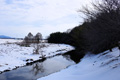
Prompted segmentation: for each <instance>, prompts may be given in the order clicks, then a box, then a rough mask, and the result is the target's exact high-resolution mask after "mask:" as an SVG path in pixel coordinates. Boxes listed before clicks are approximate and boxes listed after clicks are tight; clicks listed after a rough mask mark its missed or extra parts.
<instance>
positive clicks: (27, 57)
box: [0, 43, 74, 73]
mask: <svg viewBox="0 0 120 80" xmlns="http://www.w3.org/2000/svg"><path fill="white" fill-rule="evenodd" d="M45 45H46V47H44V48H42V49H41V50H42V53H43V55H45V57H50V56H53V55H56V54H62V53H65V52H67V51H70V50H73V49H74V48H73V47H71V46H69V45H64V44H48V43H45ZM33 49H34V48H33V47H21V46H19V45H16V44H0V73H1V72H3V71H5V70H12V69H14V68H17V67H20V66H24V65H26V63H28V62H33V61H36V60H39V59H41V55H40V54H33Z"/></svg>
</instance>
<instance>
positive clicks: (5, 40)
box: [0, 39, 22, 44]
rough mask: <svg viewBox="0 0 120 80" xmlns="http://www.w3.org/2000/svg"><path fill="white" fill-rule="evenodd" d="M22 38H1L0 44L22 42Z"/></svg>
mask: <svg viewBox="0 0 120 80" xmlns="http://www.w3.org/2000/svg"><path fill="white" fill-rule="evenodd" d="M21 41H22V40H17V39H0V44H2V43H15V42H21Z"/></svg>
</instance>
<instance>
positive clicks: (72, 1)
mask: <svg viewBox="0 0 120 80" xmlns="http://www.w3.org/2000/svg"><path fill="white" fill-rule="evenodd" d="M91 1H92V0H0V35H8V36H12V37H24V36H25V35H27V34H28V33H29V32H32V33H33V34H36V33H37V32H40V33H42V35H43V36H44V37H46V36H48V35H49V34H50V33H52V32H57V31H61V32H63V31H66V30H67V29H71V28H73V27H75V26H77V25H79V24H80V22H82V19H81V18H80V15H79V13H78V12H77V10H79V9H80V8H81V6H82V5H87V6H89V5H90V2H91Z"/></svg>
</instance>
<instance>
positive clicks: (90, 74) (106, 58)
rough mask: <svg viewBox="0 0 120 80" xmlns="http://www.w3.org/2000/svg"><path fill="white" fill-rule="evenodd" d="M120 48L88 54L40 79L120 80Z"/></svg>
mask: <svg viewBox="0 0 120 80" xmlns="http://www.w3.org/2000/svg"><path fill="white" fill-rule="evenodd" d="M119 54H120V50H119V49H118V48H114V49H113V52H109V51H105V52H103V53H101V54H98V55H93V54H90V53H89V54H87V55H86V56H85V57H84V58H83V59H82V60H81V62H79V63H78V64H76V65H73V66H70V67H68V68H67V69H64V70H62V71H60V72H57V73H54V74H51V75H49V76H46V77H43V78H40V79H38V80H120V57H119V56H118V55H119Z"/></svg>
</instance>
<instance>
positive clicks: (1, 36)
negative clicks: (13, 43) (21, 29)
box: [0, 35, 12, 39]
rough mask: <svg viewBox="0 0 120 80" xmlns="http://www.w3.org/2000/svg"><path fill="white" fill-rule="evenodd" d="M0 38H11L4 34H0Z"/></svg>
mask: <svg viewBox="0 0 120 80" xmlns="http://www.w3.org/2000/svg"><path fill="white" fill-rule="evenodd" d="M0 38H1V39H12V37H9V36H5V35H0Z"/></svg>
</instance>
